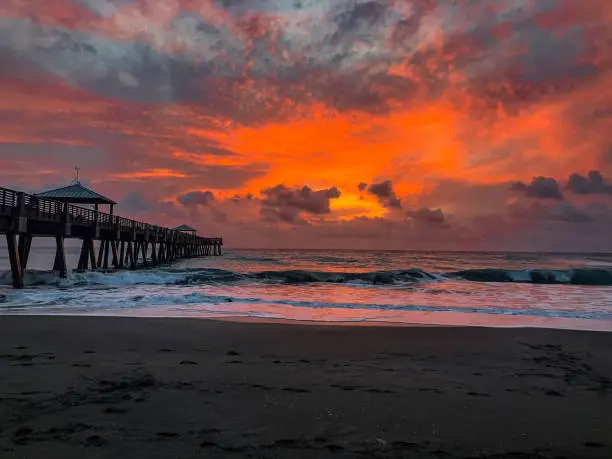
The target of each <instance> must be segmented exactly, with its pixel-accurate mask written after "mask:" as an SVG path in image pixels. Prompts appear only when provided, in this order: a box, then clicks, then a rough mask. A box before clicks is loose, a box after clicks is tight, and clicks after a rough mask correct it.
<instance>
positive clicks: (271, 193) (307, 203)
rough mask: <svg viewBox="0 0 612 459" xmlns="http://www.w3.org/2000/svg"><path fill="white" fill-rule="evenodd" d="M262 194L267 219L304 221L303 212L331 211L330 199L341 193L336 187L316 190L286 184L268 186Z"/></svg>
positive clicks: (263, 209)
mask: <svg viewBox="0 0 612 459" xmlns="http://www.w3.org/2000/svg"><path fill="white" fill-rule="evenodd" d="M261 194H262V195H263V197H264V198H263V201H262V212H261V213H262V215H263V216H264V217H265V218H266V219H271V220H281V221H284V222H287V223H300V222H301V223H304V221H303V220H302V219H301V217H300V216H301V214H302V213H307V214H311V215H325V214H329V213H331V207H330V200H331V199H336V198H339V197H340V195H341V193H340V190H339V189H338V188H336V187H332V188H327V189H323V190H318V191H314V190H312V189H311V188H310V187H308V186H303V187H302V188H289V187H287V186H285V185H276V186H275V187H273V188H266V189H265V190H263V191H262V192H261Z"/></svg>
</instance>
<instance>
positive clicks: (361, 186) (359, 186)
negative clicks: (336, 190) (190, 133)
mask: <svg viewBox="0 0 612 459" xmlns="http://www.w3.org/2000/svg"><path fill="white" fill-rule="evenodd" d="M367 187H368V184H367V183H365V182H361V183H360V184H359V185H357V188H358V189H359V191H363V190H365V189H366V188H367Z"/></svg>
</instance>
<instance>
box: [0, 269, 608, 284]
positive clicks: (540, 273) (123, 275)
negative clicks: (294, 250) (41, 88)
mask: <svg viewBox="0 0 612 459" xmlns="http://www.w3.org/2000/svg"><path fill="white" fill-rule="evenodd" d="M25 280H26V284H27V285H28V286H44V285H53V286H58V287H70V286H87V285H100V286H121V285H199V284H220V283H221V284H225V283H233V282H261V283H284V284H313V283H335V284H343V283H346V284H365V285H373V286H385V285H411V284H415V283H421V282H435V281H441V280H456V281H471V282H498V283H499V282H504V283H509V282H511V283H529V284H567V285H585V286H589V285H591V286H612V269H604V268H575V269H566V270H544V269H529V270H508V269H494V268H485V269H467V270H461V271H452V272H439V273H428V272H425V271H423V270H420V269H416V268H415V269H404V270H391V271H370V272H333V271H313V270H280V271H259V272H250V273H249V272H235V271H229V270H224V269H172V268H158V269H143V270H138V271H118V272H103V271H94V272H84V273H80V272H72V273H71V274H70V275H69V277H68V278H67V279H59V278H58V277H57V276H56V275H54V274H53V273H52V272H50V271H28V272H27V274H26V279H25ZM10 283H11V274H10V272H0V285H10Z"/></svg>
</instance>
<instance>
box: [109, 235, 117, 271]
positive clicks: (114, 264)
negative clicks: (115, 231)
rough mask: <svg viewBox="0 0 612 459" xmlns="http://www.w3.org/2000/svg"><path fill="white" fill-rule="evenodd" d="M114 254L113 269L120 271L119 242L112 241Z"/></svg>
mask: <svg viewBox="0 0 612 459" xmlns="http://www.w3.org/2000/svg"><path fill="white" fill-rule="evenodd" d="M110 243H111V250H112V252H113V267H114V268H115V269H119V252H118V251H117V241H110Z"/></svg>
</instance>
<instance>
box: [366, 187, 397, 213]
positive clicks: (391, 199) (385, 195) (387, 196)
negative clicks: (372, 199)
mask: <svg viewBox="0 0 612 459" xmlns="http://www.w3.org/2000/svg"><path fill="white" fill-rule="evenodd" d="M368 193H370V194H372V195H374V196H376V197H377V198H378V200H379V202H380V203H381V204H382V205H383V206H385V207H388V208H390V209H401V208H402V202H401V200H400V199H399V198H398V197H397V194H395V191H393V184H392V183H391V180H385V181H384V182H378V183H372V184H371V185H370V186H369V187H368Z"/></svg>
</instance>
